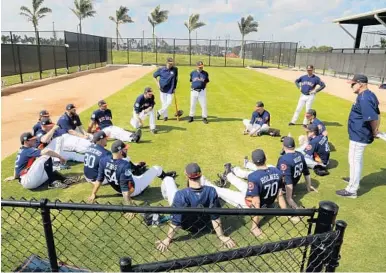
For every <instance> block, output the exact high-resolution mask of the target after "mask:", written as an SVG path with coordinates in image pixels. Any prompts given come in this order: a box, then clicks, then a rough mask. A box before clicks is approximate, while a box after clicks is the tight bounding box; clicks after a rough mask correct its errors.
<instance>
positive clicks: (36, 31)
mask: <svg viewBox="0 0 386 273" xmlns="http://www.w3.org/2000/svg"><path fill="white" fill-rule="evenodd" d="M34 29H35V37H36V44H39V33H38V28H37V27H36V25H35V24H34Z"/></svg>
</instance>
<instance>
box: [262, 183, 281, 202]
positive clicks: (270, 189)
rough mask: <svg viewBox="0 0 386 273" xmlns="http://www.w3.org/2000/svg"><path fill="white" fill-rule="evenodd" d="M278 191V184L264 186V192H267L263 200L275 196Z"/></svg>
mask: <svg viewBox="0 0 386 273" xmlns="http://www.w3.org/2000/svg"><path fill="white" fill-rule="evenodd" d="M278 189H279V184H278V183H277V182H275V183H272V184H267V185H264V190H266V191H267V194H266V195H265V196H264V199H268V198H269V197H273V196H276V195H277V191H278Z"/></svg>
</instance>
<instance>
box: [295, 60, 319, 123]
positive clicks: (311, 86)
mask: <svg viewBox="0 0 386 273" xmlns="http://www.w3.org/2000/svg"><path fill="white" fill-rule="evenodd" d="M295 84H296V86H297V88H299V89H300V92H302V94H301V96H300V98H299V101H298V106H296V110H295V113H294V115H293V117H292V120H291V122H290V123H289V124H288V125H295V123H296V121H297V120H298V117H299V114H300V112H301V111H302V109H303V107H304V105H306V111H308V110H309V109H311V107H312V103H313V102H314V99H315V96H316V93H318V92H320V91H322V90H323V89H324V88H325V87H326V85H325V84H324V82H322V81H321V80H320V78H319V77H318V76H316V75H315V74H314V66H313V65H308V66H307V75H304V76H301V77H300V78H299V79H296V81H295ZM317 85H319V88H318V89H316V90H315V87H316V86H317ZM307 123H308V122H307V118H304V120H303V125H307Z"/></svg>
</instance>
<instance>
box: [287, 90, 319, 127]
mask: <svg viewBox="0 0 386 273" xmlns="http://www.w3.org/2000/svg"><path fill="white" fill-rule="evenodd" d="M314 99H315V94H311V95H304V94H301V95H300V98H299V101H298V106H296V110H295V113H294V115H293V117H292V120H291V122H292V123H296V121H297V120H298V118H299V115H300V112H301V111H302V110H303V107H304V105H305V106H306V112H307V111H308V110H309V109H311V107H312V103H313V102H314ZM303 124H308V120H307V118H306V117H305V115H304V120H303Z"/></svg>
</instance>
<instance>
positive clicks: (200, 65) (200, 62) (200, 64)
mask: <svg viewBox="0 0 386 273" xmlns="http://www.w3.org/2000/svg"><path fill="white" fill-rule="evenodd" d="M196 65H197V66H198V67H204V63H203V62H202V61H198V62H197V63H196Z"/></svg>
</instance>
